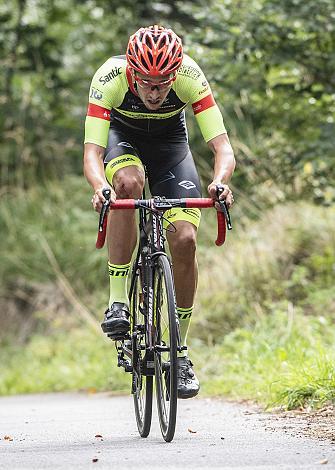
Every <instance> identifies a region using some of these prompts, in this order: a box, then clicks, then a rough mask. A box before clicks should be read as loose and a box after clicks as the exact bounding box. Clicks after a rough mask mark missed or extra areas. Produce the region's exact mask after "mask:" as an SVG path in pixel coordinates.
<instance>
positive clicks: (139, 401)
mask: <svg viewBox="0 0 335 470" xmlns="http://www.w3.org/2000/svg"><path fill="white" fill-rule="evenodd" d="M133 275H134V276H135V277H134V279H133V281H134V283H133V289H132V294H131V299H130V313H131V318H132V365H133V371H132V393H133V397H134V407H135V416H136V422H137V428H138V432H139V433H140V436H141V437H147V436H148V435H149V432H150V427H151V417H152V395H153V377H152V376H146V375H143V357H144V354H145V347H146V341H145V327H144V315H143V295H142V289H141V281H140V275H139V268H137V270H136V272H135V273H134V274H133Z"/></svg>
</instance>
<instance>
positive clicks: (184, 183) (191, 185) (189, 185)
mask: <svg viewBox="0 0 335 470" xmlns="http://www.w3.org/2000/svg"><path fill="white" fill-rule="evenodd" d="M178 185H179V186H182V187H183V188H185V189H192V188H196V185H195V184H194V183H193V182H192V181H186V180H184V181H181V182H180V183H178Z"/></svg>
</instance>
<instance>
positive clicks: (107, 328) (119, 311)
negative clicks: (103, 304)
mask: <svg viewBox="0 0 335 470" xmlns="http://www.w3.org/2000/svg"><path fill="white" fill-rule="evenodd" d="M129 317H130V313H129V310H128V307H127V305H126V304H123V303H121V302H114V303H113V305H112V306H111V307H110V308H108V309H107V310H106V312H105V318H104V321H103V322H102V323H101V328H102V331H103V332H104V333H107V335H108V336H109V338H112V339H124V337H125V336H126V334H127V333H128V331H129V328H130V322H129Z"/></svg>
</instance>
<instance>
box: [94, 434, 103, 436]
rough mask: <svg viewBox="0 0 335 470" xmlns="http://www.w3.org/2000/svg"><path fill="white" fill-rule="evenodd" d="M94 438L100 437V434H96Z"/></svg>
mask: <svg viewBox="0 0 335 470" xmlns="http://www.w3.org/2000/svg"><path fill="white" fill-rule="evenodd" d="M94 437H102V435H101V434H96V435H95V436H94Z"/></svg>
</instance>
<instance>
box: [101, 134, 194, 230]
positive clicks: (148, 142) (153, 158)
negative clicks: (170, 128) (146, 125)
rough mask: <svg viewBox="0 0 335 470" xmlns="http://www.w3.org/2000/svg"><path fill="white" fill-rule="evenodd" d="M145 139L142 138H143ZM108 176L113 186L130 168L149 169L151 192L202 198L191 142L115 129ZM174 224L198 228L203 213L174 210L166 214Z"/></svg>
mask: <svg viewBox="0 0 335 470" xmlns="http://www.w3.org/2000/svg"><path fill="white" fill-rule="evenodd" d="M141 137H142V138H141ZM104 164H105V173H106V177H107V180H108V182H109V183H110V184H111V185H112V184H113V177H114V174H115V173H116V172H117V171H118V170H119V169H121V168H125V167H127V166H130V165H136V166H141V167H143V165H144V166H145V171H146V174H147V177H148V183H149V188H150V192H151V194H152V195H153V196H165V197H167V198H183V197H201V186H200V181H199V176H198V172H197V170H196V168H195V164H194V160H193V157H192V154H191V151H190V147H189V145H188V142H169V141H162V139H161V138H160V139H158V138H153V137H151V138H148V137H147V136H145V138H143V136H140V135H136V134H132V133H130V132H129V130H128V129H127V130H125V131H124V130H122V129H120V128H119V127H116V128H114V127H111V129H110V131H109V136H108V144H107V148H106V151H105V159H104ZM165 217H166V218H167V219H168V220H169V221H170V222H174V221H176V220H186V221H189V222H191V223H192V224H194V225H195V226H196V227H198V226H199V223H200V210H199V209H173V210H170V211H167V212H166V213H165Z"/></svg>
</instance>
